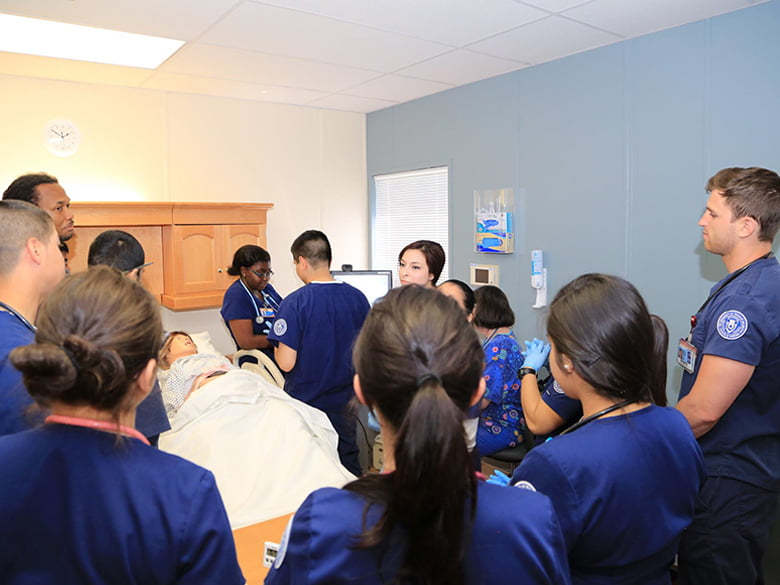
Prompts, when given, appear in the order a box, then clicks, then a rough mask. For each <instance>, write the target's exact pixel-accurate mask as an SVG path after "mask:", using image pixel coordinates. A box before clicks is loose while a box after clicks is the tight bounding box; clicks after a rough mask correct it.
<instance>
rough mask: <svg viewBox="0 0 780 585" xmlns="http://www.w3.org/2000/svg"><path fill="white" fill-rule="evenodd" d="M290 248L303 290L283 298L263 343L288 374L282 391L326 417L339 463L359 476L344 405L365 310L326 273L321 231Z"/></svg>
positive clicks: (328, 255) (327, 252)
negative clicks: (335, 439) (268, 343)
mask: <svg viewBox="0 0 780 585" xmlns="http://www.w3.org/2000/svg"><path fill="white" fill-rule="evenodd" d="M290 250H291V252H292V255H293V261H294V262H295V273H296V274H297V275H298V278H300V279H301V280H302V281H303V283H304V284H305V286H303V287H302V288H299V289H298V290H296V291H293V292H292V293H290V294H289V295H288V296H287V297H285V298H284V300H283V301H282V304H281V305H280V306H279V312H278V313H277V315H276V320H275V321H274V328H273V331H271V332H270V333H269V334H268V340H269V341H272V342H274V343H275V344H276V350H275V351H274V355H275V357H276V363H277V364H279V367H280V368H281V369H282V370H284V371H285V372H288V374H287V378H286V379H285V382H284V389H285V390H286V391H287V393H288V394H290V395H291V396H292V397H293V398H297V399H298V400H300V401H301V402H305V403H306V404H309V405H311V406H313V407H315V408H319V409H320V410H322V411H323V412H324V413H325V414H326V415H327V416H328V419H330V422H331V423H332V424H333V428H334V429H336V432H337V433H338V435H339V444H338V451H339V458H340V459H341V463H342V464H343V465H344V467H346V468H347V469H348V470H349V471H350V472H352V473H354V474H355V475H357V476H360V475H362V471H361V468H360V461H359V459H358V446H357V442H356V436H355V435H356V430H355V424H356V423H355V418H354V415H351V414H350V413H349V412H347V403H348V402H349V401H350V399H351V398H352V396H353V395H354V393H353V391H352V376H353V374H354V372H353V370H352V343H353V342H354V341H355V338H356V337H357V334H358V332H359V331H360V328H361V327H362V326H363V321H364V320H365V319H366V315H367V314H368V310H369V308H370V307H369V304H368V301H367V300H366V297H365V295H364V294H363V293H362V292H360V291H359V290H358V289H356V288H354V287H353V286H350V285H348V284H347V283H345V282H341V281H339V280H335V279H334V278H333V275H331V273H330V263H331V260H332V257H333V256H332V252H331V248H330V242H329V241H328V237H327V236H326V235H325V234H324V233H322V232H321V231H318V230H308V231H305V232H303V233H302V234H301V235H300V236H298V237H297V238H296V239H295V241H294V242H293V244H292V246H291V248H290Z"/></svg>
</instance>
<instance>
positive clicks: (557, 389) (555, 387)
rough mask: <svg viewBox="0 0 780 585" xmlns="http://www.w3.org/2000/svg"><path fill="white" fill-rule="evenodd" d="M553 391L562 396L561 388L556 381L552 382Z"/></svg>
mask: <svg viewBox="0 0 780 585" xmlns="http://www.w3.org/2000/svg"><path fill="white" fill-rule="evenodd" d="M553 390H555V391H556V392H557V393H558V394H564V391H563V388H561V385H560V384H558V380H553Z"/></svg>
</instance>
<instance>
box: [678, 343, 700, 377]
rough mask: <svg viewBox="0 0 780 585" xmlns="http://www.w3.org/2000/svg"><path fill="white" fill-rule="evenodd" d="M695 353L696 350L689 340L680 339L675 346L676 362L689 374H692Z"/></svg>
mask: <svg viewBox="0 0 780 585" xmlns="http://www.w3.org/2000/svg"><path fill="white" fill-rule="evenodd" d="M696 353H697V350H696V348H695V347H694V346H693V344H691V342H690V341H688V340H687V339H680V344H679V345H678V346H677V363H678V364H679V365H680V366H682V368H683V370H685V371H686V372H688V373H689V374H693V368H694V367H695V366H696Z"/></svg>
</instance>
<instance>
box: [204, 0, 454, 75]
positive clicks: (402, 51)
mask: <svg viewBox="0 0 780 585" xmlns="http://www.w3.org/2000/svg"><path fill="white" fill-rule="evenodd" d="M200 41H201V42H204V43H209V44H213V45H222V46H225V47H235V48H240V49H249V50H253V51H262V52H263V53H270V54H273V55H281V56H286V57H295V58H299V59H312V60H316V61H320V62H324V63H331V64H334V65H346V66H350V67H357V68H362V69H370V70H375V71H380V72H383V73H385V72H391V71H395V70H396V69H400V68H401V67H405V66H407V65H410V64H412V63H417V62H419V61H423V60H425V59H430V58H431V57H434V56H436V55H439V54H441V53H444V52H446V51H449V50H450V47H448V46H446V45H440V44H437V43H431V42H428V41H422V40H418V39H413V38H410V37H405V36H402V35H398V34H394V33H388V32H384V31H380V30H377V29H373V28H369V27H365V26H360V25H356V24H352V23H348V22H343V21H340V20H334V19H332V18H326V17H324V16H317V15H314V14H307V13H304V12H297V11H295V10H287V9H284V8H278V7H276V6H268V5H266V4H257V3H254V2H246V3H244V4H242V5H240V6H239V7H238V8H237V9H236V10H234V11H233V12H231V13H230V15H229V16H227V17H226V18H225V19H224V20H222V21H220V22H219V23H218V24H216V25H215V26H214V27H213V28H212V29H211V30H209V31H208V32H207V33H206V34H205V35H204V36H203V37H202V38H201V39H200Z"/></svg>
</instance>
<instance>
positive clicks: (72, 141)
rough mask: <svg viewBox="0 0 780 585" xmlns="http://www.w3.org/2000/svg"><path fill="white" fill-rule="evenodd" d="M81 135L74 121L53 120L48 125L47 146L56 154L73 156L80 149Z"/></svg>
mask: <svg viewBox="0 0 780 585" xmlns="http://www.w3.org/2000/svg"><path fill="white" fill-rule="evenodd" d="M80 141H81V135H80V134H79V129H78V128H77V127H76V125H75V124H74V123H73V122H69V121H68V120H52V121H51V122H49V123H48V124H47V125H46V148H48V149H49V152H51V153H52V154H53V155H55V156H71V155H73V154H76V151H77V150H78V149H79V142H80Z"/></svg>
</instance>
